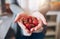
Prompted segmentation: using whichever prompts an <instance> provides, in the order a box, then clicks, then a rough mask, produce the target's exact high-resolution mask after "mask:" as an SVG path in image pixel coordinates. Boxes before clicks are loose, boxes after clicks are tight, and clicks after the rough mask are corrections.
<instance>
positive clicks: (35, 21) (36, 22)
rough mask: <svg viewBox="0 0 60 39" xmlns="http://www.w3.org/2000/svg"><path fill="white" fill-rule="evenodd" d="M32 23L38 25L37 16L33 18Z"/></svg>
mask: <svg viewBox="0 0 60 39" xmlns="http://www.w3.org/2000/svg"><path fill="white" fill-rule="evenodd" d="M33 24H34V25H35V26H37V25H38V20H37V18H33Z"/></svg>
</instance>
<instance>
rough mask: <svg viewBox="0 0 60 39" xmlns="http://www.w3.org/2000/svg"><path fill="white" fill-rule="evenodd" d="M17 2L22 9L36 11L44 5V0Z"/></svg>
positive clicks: (19, 0) (21, 0)
mask: <svg viewBox="0 0 60 39" xmlns="http://www.w3.org/2000/svg"><path fill="white" fill-rule="evenodd" d="M17 2H18V4H19V6H21V7H22V8H23V9H24V10H29V11H36V10H39V7H42V6H43V5H44V2H45V0H17Z"/></svg>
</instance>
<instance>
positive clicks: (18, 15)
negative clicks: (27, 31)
mask: <svg viewBox="0 0 60 39" xmlns="http://www.w3.org/2000/svg"><path fill="white" fill-rule="evenodd" d="M18 19H20V14H17V16H16V18H15V20H14V22H17V21H18Z"/></svg>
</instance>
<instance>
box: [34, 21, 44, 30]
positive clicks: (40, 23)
mask: <svg viewBox="0 0 60 39" xmlns="http://www.w3.org/2000/svg"><path fill="white" fill-rule="evenodd" d="M42 25H43V23H42V21H41V20H39V24H38V26H36V27H35V30H38V29H40V28H41V27H42Z"/></svg>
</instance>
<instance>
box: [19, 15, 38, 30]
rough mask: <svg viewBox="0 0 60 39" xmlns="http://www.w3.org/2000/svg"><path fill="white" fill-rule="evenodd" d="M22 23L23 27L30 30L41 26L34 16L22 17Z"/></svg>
mask: <svg viewBox="0 0 60 39" xmlns="http://www.w3.org/2000/svg"><path fill="white" fill-rule="evenodd" d="M20 21H22V23H23V25H25V26H26V28H27V29H28V30H30V29H31V28H33V27H36V26H37V25H38V24H39V23H38V19H37V18H36V17H32V16H26V17H24V16H21V19H20Z"/></svg>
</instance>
